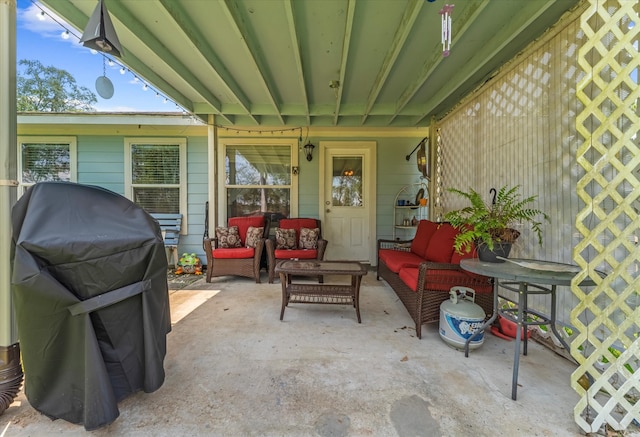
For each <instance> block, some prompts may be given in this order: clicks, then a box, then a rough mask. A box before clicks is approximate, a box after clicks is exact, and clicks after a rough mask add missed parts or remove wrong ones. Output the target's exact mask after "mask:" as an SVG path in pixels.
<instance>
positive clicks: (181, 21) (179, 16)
mask: <svg viewBox="0 0 640 437" xmlns="http://www.w3.org/2000/svg"><path fill="white" fill-rule="evenodd" d="M158 1H159V2H160V4H161V5H162V6H163V7H164V9H165V10H166V11H167V13H168V16H169V19H170V20H173V21H174V22H175V23H176V25H177V26H178V27H179V28H180V30H181V31H182V32H183V34H184V35H185V36H186V37H187V38H188V39H189V41H190V42H191V44H193V46H194V47H195V49H196V50H197V52H198V53H200V54H201V55H202V57H203V58H204V60H205V61H206V62H207V64H208V65H209V67H211V69H212V70H213V73H214V74H215V75H216V76H218V79H219V80H220V82H222V83H223V84H224V86H225V87H226V88H227V91H228V92H229V93H230V94H232V95H233V96H234V98H235V99H236V100H237V101H238V103H239V104H240V106H241V107H242V108H243V109H244V110H245V111H246V115H248V116H249V117H250V118H251V119H252V120H253V121H254V122H255V123H256V124H257V125H258V124H260V122H259V121H258V119H256V117H255V116H254V115H253V114H251V110H250V106H251V104H250V102H249V99H248V98H247V96H246V95H245V94H244V92H243V91H242V89H241V88H240V86H239V85H238V83H237V82H236V81H235V79H234V78H233V76H232V75H231V73H229V70H228V69H227V67H226V66H225V65H224V63H223V62H222V61H221V60H220V58H219V57H218V56H217V55H216V53H215V52H214V51H213V50H212V49H211V45H210V44H207V43H206V41H207V39H206V38H205V37H204V35H203V34H202V32H200V31H199V30H198V27H197V26H196V25H195V23H194V22H193V20H192V19H191V18H190V17H189V16H188V15H187V13H186V12H185V10H184V7H183V5H182V3H181V2H177V1H174V0H158Z"/></svg>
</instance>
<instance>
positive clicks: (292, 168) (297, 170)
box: [291, 166, 300, 176]
mask: <svg viewBox="0 0 640 437" xmlns="http://www.w3.org/2000/svg"><path fill="white" fill-rule="evenodd" d="M299 171H300V169H299V168H298V166H293V167H291V173H293V175H294V176H298V172H299Z"/></svg>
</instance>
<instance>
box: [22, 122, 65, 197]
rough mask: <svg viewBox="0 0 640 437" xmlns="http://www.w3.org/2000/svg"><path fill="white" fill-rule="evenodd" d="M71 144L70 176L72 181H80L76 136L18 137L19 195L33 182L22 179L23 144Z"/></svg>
mask: <svg viewBox="0 0 640 437" xmlns="http://www.w3.org/2000/svg"><path fill="white" fill-rule="evenodd" d="M23 143H28V144H52V143H55V144H69V178H70V182H78V139H77V138H76V137H66V136H65V137H62V136H28V135H22V136H19V137H18V138H17V145H16V148H17V153H18V183H19V185H18V196H22V195H23V194H24V192H25V191H26V190H27V188H29V187H30V186H32V185H33V184H32V183H28V184H25V183H24V182H23V180H22V169H23V162H22V144H23Z"/></svg>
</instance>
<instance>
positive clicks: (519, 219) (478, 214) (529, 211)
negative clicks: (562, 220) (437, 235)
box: [444, 185, 549, 262]
mask: <svg viewBox="0 0 640 437" xmlns="http://www.w3.org/2000/svg"><path fill="white" fill-rule="evenodd" d="M519 189H520V185H517V186H515V187H512V188H508V187H507V186H504V187H502V188H500V190H499V191H497V192H496V191H495V189H492V190H491V191H492V192H494V197H493V200H492V202H491V203H486V202H485V201H484V200H483V199H482V196H480V194H478V193H477V192H476V191H474V190H472V189H470V190H469V191H468V192H465V191H460V190H458V189H455V188H450V189H449V191H450V192H452V193H455V194H457V195H460V196H462V197H464V198H466V199H468V200H469V203H470V204H471V205H470V206H467V207H465V208H462V209H459V210H455V211H449V212H448V213H446V214H445V216H444V220H445V221H448V222H450V223H451V225H452V226H453V227H455V228H457V229H459V231H460V232H459V234H458V235H457V236H456V238H455V241H454V248H455V250H456V251H457V252H458V253H466V252H470V251H471V250H472V247H473V244H475V245H476V247H477V248H478V257H479V258H480V259H481V260H483V261H492V262H501V260H499V259H497V258H496V256H502V257H504V258H506V257H507V256H508V255H509V252H510V251H511V245H512V244H513V242H515V241H516V239H517V238H518V237H519V236H520V232H519V231H518V230H516V229H515V228H514V227H515V226H516V224H525V225H529V226H531V229H532V230H533V232H534V233H535V234H536V235H537V237H538V244H540V245H542V228H541V226H542V220H543V219H544V220H546V221H549V216H547V214H545V213H544V212H542V211H540V210H539V209H536V208H532V207H531V204H532V203H533V202H534V201H535V200H536V198H537V196H530V197H527V198H524V199H522V198H521V195H520V193H519V192H518V191H519ZM538 218H540V220H539V219H538Z"/></svg>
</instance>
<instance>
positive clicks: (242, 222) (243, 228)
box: [229, 215, 265, 246]
mask: <svg viewBox="0 0 640 437" xmlns="http://www.w3.org/2000/svg"><path fill="white" fill-rule="evenodd" d="M229 226H237V227H238V234H240V240H242V245H243V246H244V243H245V241H247V230H248V229H249V226H253V227H254V228H259V227H264V226H265V220H264V216H261V215H256V216H252V217H231V218H230V219H229Z"/></svg>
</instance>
